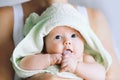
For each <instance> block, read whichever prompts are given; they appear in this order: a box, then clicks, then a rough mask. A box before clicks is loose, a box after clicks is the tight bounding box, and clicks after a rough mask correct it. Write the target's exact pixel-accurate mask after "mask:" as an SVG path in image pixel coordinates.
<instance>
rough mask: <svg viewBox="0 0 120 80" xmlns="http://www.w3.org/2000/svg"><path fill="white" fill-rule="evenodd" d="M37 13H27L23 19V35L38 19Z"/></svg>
mask: <svg viewBox="0 0 120 80" xmlns="http://www.w3.org/2000/svg"><path fill="white" fill-rule="evenodd" d="M39 17H40V16H39V15H38V14H36V13H32V14H30V15H29V17H28V18H27V19H26V21H25V25H24V30H23V31H24V36H26V35H27V34H28V33H29V31H30V30H31V29H32V28H33V27H34V25H35V24H36V23H37V22H38V20H39Z"/></svg>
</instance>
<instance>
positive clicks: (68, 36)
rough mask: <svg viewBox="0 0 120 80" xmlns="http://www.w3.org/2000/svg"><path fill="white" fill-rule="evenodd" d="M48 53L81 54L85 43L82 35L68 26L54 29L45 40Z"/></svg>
mask: <svg viewBox="0 0 120 80" xmlns="http://www.w3.org/2000/svg"><path fill="white" fill-rule="evenodd" d="M45 47H46V52H47V53H50V54H55V53H61V54H63V53H65V52H71V53H74V54H81V53H83V50H84V42H83V38H82V37H81V35H80V33H79V32H78V31H76V30H75V29H72V28H70V27H67V26H58V27H56V28H54V29H53V30H52V31H51V32H50V33H49V34H48V36H47V37H46V38H45Z"/></svg>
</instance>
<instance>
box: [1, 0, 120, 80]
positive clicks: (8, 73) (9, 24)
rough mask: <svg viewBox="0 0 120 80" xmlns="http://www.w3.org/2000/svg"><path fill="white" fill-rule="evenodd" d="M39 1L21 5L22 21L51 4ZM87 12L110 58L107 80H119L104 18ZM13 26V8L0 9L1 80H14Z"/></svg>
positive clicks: (89, 9) (107, 26) (96, 12)
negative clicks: (11, 59) (12, 60)
mask: <svg viewBox="0 0 120 80" xmlns="http://www.w3.org/2000/svg"><path fill="white" fill-rule="evenodd" d="M38 1H39V2H38ZM40 1H42V0H32V1H30V2H27V3H24V4H22V7H23V9H24V20H26V18H27V17H28V16H29V14H30V13H32V12H36V13H38V14H39V15H40V14H41V13H42V12H43V11H44V10H45V9H46V8H47V7H48V6H49V5H50V4H51V3H52V2H51V1H50V2H49V3H50V4H48V3H47V4H45V5H44V6H43V5H41V4H42V3H41V2H40ZM43 1H45V0H43ZM59 1H61V0H59ZM40 3H41V4H40ZM87 12H88V17H89V21H90V25H91V28H92V29H93V31H94V32H95V33H96V35H97V36H98V37H99V39H100V40H101V42H102V43H103V46H104V47H105V48H106V49H107V50H108V51H109V53H110V55H111V56H112V60H113V62H112V65H111V67H110V69H109V71H108V73H107V74H108V75H107V80H110V79H111V80H119V79H120V77H119V75H118V74H120V73H119V72H120V71H119V67H120V65H119V62H118V60H117V57H116V54H115V51H114V48H113V43H112V38H111V33H110V30H109V25H108V24H107V21H106V18H105V16H104V15H103V13H101V12H100V11H98V10H95V9H91V8H87ZM101 21H102V24H101ZM13 26H14V13H13V8H12V7H11V6H10V7H0V51H1V52H0V54H1V56H0V78H1V79H2V80H13V78H14V70H13V68H12V65H11V62H10V60H9V59H10V57H11V54H12V51H13V49H14V42H13ZM3 32H4V33H3ZM45 77H46V75H45ZM51 77H52V78H53V75H51ZM33 80H35V79H33ZM57 80H58V79H57Z"/></svg>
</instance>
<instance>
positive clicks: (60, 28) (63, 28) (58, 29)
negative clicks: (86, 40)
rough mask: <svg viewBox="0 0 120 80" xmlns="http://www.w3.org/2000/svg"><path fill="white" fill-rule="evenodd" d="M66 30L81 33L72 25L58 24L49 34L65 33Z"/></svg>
mask: <svg viewBox="0 0 120 80" xmlns="http://www.w3.org/2000/svg"><path fill="white" fill-rule="evenodd" d="M65 32H69V33H72V32H74V33H79V34H80V32H79V31H78V30H76V29H74V28H72V27H70V26H56V27H55V28H53V29H52V30H51V31H50V32H49V34H56V33H65Z"/></svg>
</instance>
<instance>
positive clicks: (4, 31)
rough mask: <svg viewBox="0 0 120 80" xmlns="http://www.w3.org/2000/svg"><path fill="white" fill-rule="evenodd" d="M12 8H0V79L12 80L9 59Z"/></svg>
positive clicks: (11, 42)
mask: <svg viewBox="0 0 120 80" xmlns="http://www.w3.org/2000/svg"><path fill="white" fill-rule="evenodd" d="M12 21H13V12H12V7H0V79H1V80H13V76H14V71H13V68H12V65H11V62H10V57H11V54H12V51H13V48H14V45H13V39H12V30H13V22H12Z"/></svg>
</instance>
